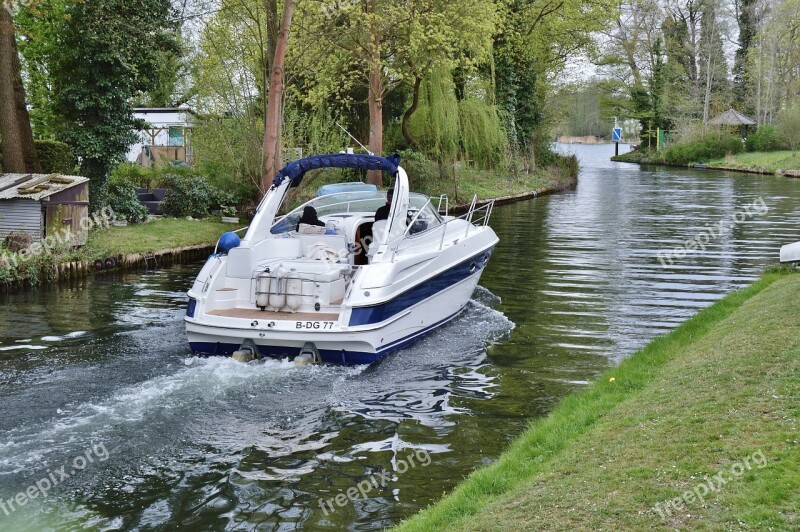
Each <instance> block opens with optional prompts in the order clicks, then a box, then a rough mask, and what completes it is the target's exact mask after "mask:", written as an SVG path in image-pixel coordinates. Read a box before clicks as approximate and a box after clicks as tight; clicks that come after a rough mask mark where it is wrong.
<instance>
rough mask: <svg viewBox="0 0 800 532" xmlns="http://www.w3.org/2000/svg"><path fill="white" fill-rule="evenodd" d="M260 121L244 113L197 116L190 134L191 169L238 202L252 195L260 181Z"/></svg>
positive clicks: (261, 129) (251, 197)
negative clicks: (192, 154)
mask: <svg viewBox="0 0 800 532" xmlns="http://www.w3.org/2000/svg"><path fill="white" fill-rule="evenodd" d="M263 138H264V128H263V123H262V122H258V121H254V119H253V117H248V116H247V115H241V116H234V117H230V118H222V119H201V120H199V121H198V122H197V124H196V127H195V128H194V131H193V133H192V147H193V150H194V160H195V168H196V169H197V173H198V174H199V175H203V176H206V177H207V178H208V180H209V182H211V183H213V184H214V185H215V186H216V187H218V188H220V189H223V190H227V191H229V192H231V193H232V194H234V196H236V198H237V200H238V202H243V201H247V200H248V199H250V200H251V201H252V199H254V198H256V197H257V196H258V195H259V193H258V186H259V184H260V182H261V142H262V141H263Z"/></svg>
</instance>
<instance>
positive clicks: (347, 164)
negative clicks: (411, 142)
mask: <svg viewBox="0 0 800 532" xmlns="http://www.w3.org/2000/svg"><path fill="white" fill-rule="evenodd" d="M399 165H400V156H399V155H397V154H393V155H389V156H388V157H379V156H377V155H361V154H356V153H330V154H327V155H314V156H312V157H306V158H305V159H298V160H296V161H292V162H290V163H289V164H287V165H286V166H285V167H283V168H282V169H281V170H280V171H279V172H278V175H276V176H275V179H274V180H273V181H272V184H273V185H275V186H276V187H277V186H279V185H280V184H281V182H282V181H283V179H284V178H286V177H288V178H290V179H291V180H292V184H291V185H290V187H291V188H294V187H296V186H298V185H300V183H301V182H302V181H303V176H304V175H305V174H306V172H308V171H309V170H315V169H317V168H358V169H361V170H386V171H387V172H389V174H390V175H394V174H396V173H397V167H398V166H399Z"/></svg>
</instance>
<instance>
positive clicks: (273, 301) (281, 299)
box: [269, 265, 286, 312]
mask: <svg viewBox="0 0 800 532" xmlns="http://www.w3.org/2000/svg"><path fill="white" fill-rule="evenodd" d="M285 275H286V269H285V268H284V267H283V265H281V266H279V267H278V269H277V270H275V277H273V279H272V290H271V292H272V293H271V294H270V295H269V305H270V306H271V307H272V308H273V309H274V310H275V312H279V311H280V310H281V309H282V308H283V306H284V305H285V304H286V294H285V293H284V291H283V290H284V287H285V280H284V279H283V278H284V276H285Z"/></svg>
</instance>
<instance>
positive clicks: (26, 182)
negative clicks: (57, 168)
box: [0, 174, 89, 201]
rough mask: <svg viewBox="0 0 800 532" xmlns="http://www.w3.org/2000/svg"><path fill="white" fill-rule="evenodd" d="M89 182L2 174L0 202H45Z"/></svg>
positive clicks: (54, 176) (66, 177)
mask: <svg viewBox="0 0 800 532" xmlns="http://www.w3.org/2000/svg"><path fill="white" fill-rule="evenodd" d="M87 181H89V178H87V177H81V176H77V175H61V174H0V200H5V199H15V198H26V199H32V200H36V201H40V200H43V199H45V198H48V197H50V196H52V195H53V194H56V193H57V192H61V191H62V190H67V189H68V188H72V187H74V186H77V185H80V184H82V183H86V182H87Z"/></svg>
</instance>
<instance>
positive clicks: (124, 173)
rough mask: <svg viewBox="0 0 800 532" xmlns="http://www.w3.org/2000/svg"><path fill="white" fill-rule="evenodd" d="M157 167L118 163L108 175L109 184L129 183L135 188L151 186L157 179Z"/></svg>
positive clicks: (158, 173)
mask: <svg viewBox="0 0 800 532" xmlns="http://www.w3.org/2000/svg"><path fill="white" fill-rule="evenodd" d="M159 176H160V172H159V169H158V168H145V167H143V166H141V165H139V164H136V163H129V162H124V163H120V164H118V165H117V166H115V167H114V169H113V170H111V173H110V174H109V176H108V184H109V186H112V185H115V184H123V183H129V184H131V185H133V186H134V187H137V188H152V187H153V186H154V185H155V182H156V181H157V180H158V179H159Z"/></svg>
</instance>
